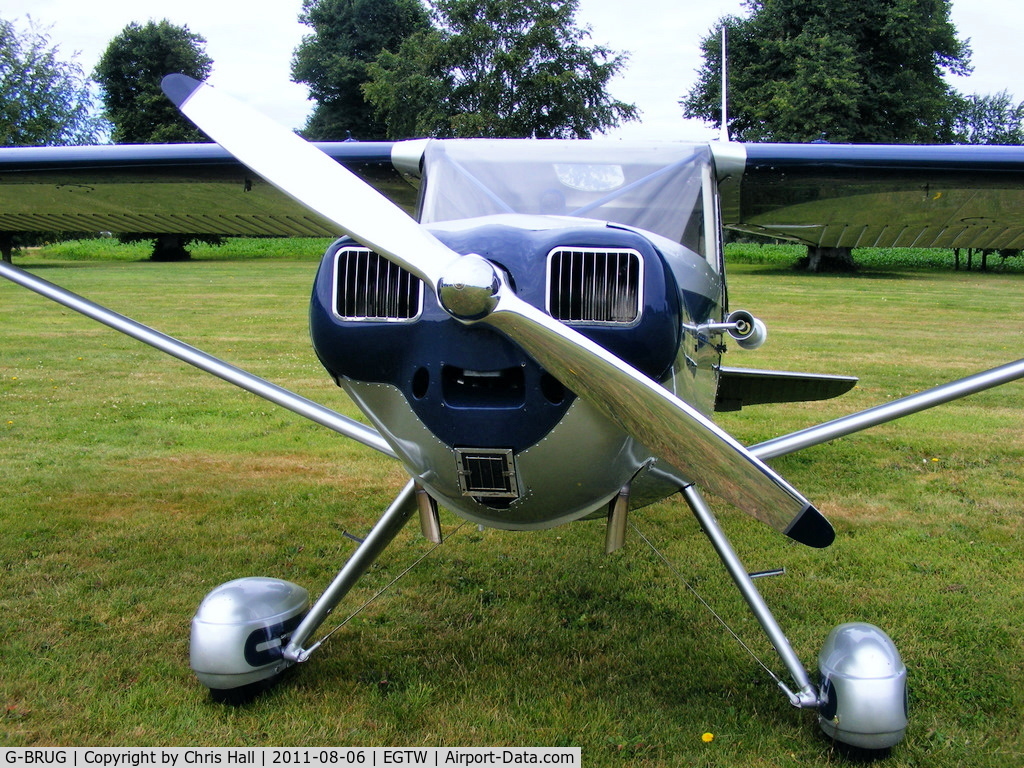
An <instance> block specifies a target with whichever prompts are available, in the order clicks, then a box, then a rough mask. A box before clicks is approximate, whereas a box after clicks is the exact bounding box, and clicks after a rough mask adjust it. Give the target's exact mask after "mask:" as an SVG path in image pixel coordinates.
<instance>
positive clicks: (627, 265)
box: [548, 248, 642, 325]
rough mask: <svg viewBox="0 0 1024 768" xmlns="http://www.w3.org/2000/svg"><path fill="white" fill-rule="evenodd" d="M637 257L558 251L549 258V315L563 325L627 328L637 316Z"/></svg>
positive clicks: (639, 270)
mask: <svg viewBox="0 0 1024 768" xmlns="http://www.w3.org/2000/svg"><path fill="white" fill-rule="evenodd" d="M641 278H642V261H641V258H640V254H639V253H638V252H637V251H632V250H584V249H571V248H559V249H557V250H554V251H552V252H551V255H550V256H549V257H548V312H549V313H550V314H551V316H552V317H553V318H555V319H556V320H561V321H563V322H566V323H607V324H622V325H628V324H629V323H632V322H633V321H635V320H636V319H637V318H638V317H639V316H640V302H641V289H640V286H641V284H642V280H641Z"/></svg>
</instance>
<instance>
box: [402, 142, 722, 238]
mask: <svg viewBox="0 0 1024 768" xmlns="http://www.w3.org/2000/svg"><path fill="white" fill-rule="evenodd" d="M710 169H711V150H710V148H709V147H708V146H707V145H706V144H696V145H694V144H628V143H620V142H611V141H608V142H601V141H557V140H556V141H548V140H509V139H499V140H488V139H469V140H456V141H433V142H431V143H430V145H429V146H428V147H427V151H426V155H425V173H424V176H425V189H424V195H423V200H422V207H421V220H422V221H423V223H425V224H429V223H432V222H440V221H450V220H453V219H463V218H475V217H478V216H489V215H493V214H501V213H525V214H543V215H550V216H578V217H584V218H589V219H599V220H601V221H610V222H614V223H616V224H624V225H626V226H629V227H636V228H638V229H643V230H646V231H648V232H653V233H655V234H658V235H661V236H663V237H667V238H669V239H670V240H674V241H675V242H678V243H682V244H683V245H685V246H686V247H687V248H689V249H690V250H693V251H696V252H697V253H700V254H701V255H702V256H707V238H706V231H705V229H706V225H705V210H704V207H705V206H704V203H705V199H706V197H707V195H706V194H705V190H704V186H705V185H710V183H711V179H712V178H713V174H712V173H711V170H710Z"/></svg>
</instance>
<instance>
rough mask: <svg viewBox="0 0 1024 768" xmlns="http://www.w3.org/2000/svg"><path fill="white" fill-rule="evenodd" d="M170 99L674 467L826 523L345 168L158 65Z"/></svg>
mask: <svg viewBox="0 0 1024 768" xmlns="http://www.w3.org/2000/svg"><path fill="white" fill-rule="evenodd" d="M163 89H164V92H165V93H166V94H167V96H168V97H169V98H170V99H171V100H172V101H173V102H174V103H175V105H176V106H177V107H178V109H180V110H181V112H182V113H183V114H184V115H185V116H186V117H188V118H189V119H190V120H192V122H194V123H195V124H196V125H197V126H198V127H199V128H200V129H201V130H203V131H204V132H205V133H206V134H207V135H208V136H209V137H210V138H211V139H213V140H214V141H216V142H217V143H218V144H220V145H221V146H222V147H224V149H226V150H227V151H228V152H230V153H231V154H232V155H233V156H234V157H236V158H237V159H238V160H239V161H240V162H241V163H243V164H244V165H246V166H248V167H249V168H250V169H252V170H253V171H254V172H255V173H257V174H258V175H259V176H261V177H262V178H264V179H266V180H267V181H268V182H269V183H271V184H273V185H274V186H275V187H277V188H278V189H280V190H281V191H282V192H284V193H285V194H287V195H288V196H290V197H292V198H293V199H295V200H296V201H297V202H299V203H301V204H302V205H304V206H306V207H307V208H308V209H309V210H310V211H311V212H312V213H313V214H315V215H316V216H317V217H319V218H320V219H321V220H322V221H323V222H325V223H328V224H330V225H332V226H333V227H337V228H338V229H340V230H341V231H342V232H344V233H345V234H347V235H349V236H350V237H352V238H353V239H355V240H357V241H359V242H360V243H362V244H363V245H365V246H367V247H368V248H371V249H373V250H374V251H376V252H377V253H379V254H380V255H382V256H384V257H385V258H387V259H388V260H390V261H392V262H393V263H395V264H398V265H400V266H401V267H403V268H405V269H407V270H408V271H409V272H411V273H413V274H414V275H416V276H417V277H419V278H420V279H421V280H423V282H424V283H426V284H427V285H429V286H430V288H431V290H433V291H435V292H436V295H437V297H438V300H439V302H440V303H441V305H442V306H443V307H444V309H445V310H446V311H447V312H448V313H449V314H450V315H452V316H453V317H455V318H456V319H458V320H461V321H463V322H466V323H473V322H484V323H487V324H488V325H490V326H492V327H494V328H497V329H498V330H500V331H502V332H503V333H505V334H506V335H507V336H509V337H510V338H511V339H512V340H513V341H515V342H516V343H517V344H519V345H520V346H521V347H523V349H525V350H526V351H527V352H528V353H529V354H530V355H531V356H533V357H534V359H536V360H537V361H538V362H539V363H540V364H541V365H542V366H543V367H544V368H545V369H546V370H547V371H548V372H549V373H551V374H552V375H553V376H555V377H556V378H557V379H558V380H559V381H561V382H562V383H563V384H564V385H565V386H566V387H568V388H569V389H571V390H572V391H573V392H575V393H576V394H577V395H578V396H579V397H581V398H583V399H585V400H586V401H587V402H589V403H590V404H591V405H592V406H593V407H595V408H597V409H598V410H599V411H600V412H601V413H602V414H603V415H604V416H606V417H607V418H608V419H610V420H611V421H613V422H614V423H616V424H617V425H618V426H619V427H620V428H621V429H622V430H623V431H624V432H626V433H627V434H629V435H630V436H632V437H633V438H635V439H636V440H638V441H639V442H640V443H642V444H643V445H645V446H647V447H648V448H650V449H651V450H652V451H653V452H654V454H655V455H657V456H659V457H661V458H662V459H663V460H664V461H666V462H668V463H669V464H670V465H672V466H673V467H674V468H675V469H676V470H678V471H679V472H680V473H682V475H683V477H685V478H686V479H688V480H689V481H691V482H693V483H695V484H696V485H699V486H701V487H703V488H706V489H708V490H710V491H711V492H713V493H715V494H717V495H719V496H721V497H722V498H724V499H726V500H728V501H730V502H731V503H733V504H735V505H736V506H737V507H739V508H740V509H742V510H744V511H745V512H747V513H749V514H750V515H752V516H753V517H755V518H757V519H758V520H761V521H762V522H764V523H767V524H768V525H770V526H771V527H773V528H775V529H776V530H778V531H781V532H783V533H785V534H786V535H788V536H790V537H791V538H794V539H796V540H797V541H800V542H802V543H804V544H809V545H810V546H815V547H824V546H828V545H829V544H831V543H832V540H833V538H834V536H835V534H834V532H833V530H832V526H831V525H830V524H829V523H828V521H827V520H825V518H824V517H822V515H821V514H820V513H819V512H818V511H817V510H816V509H815V508H814V507H813V506H812V505H811V504H810V502H808V501H807V500H806V499H805V498H804V497H803V496H802V495H800V493H799V492H798V491H796V490H795V489H794V488H793V487H792V486H791V485H789V484H788V483H787V482H786V481H785V480H783V479H782V478H781V477H780V476H779V475H778V474H777V473H776V472H775V471H774V470H772V469H771V468H770V467H768V466H767V465H766V464H764V463H763V462H762V461H761V460H760V459H758V458H756V457H755V456H753V455H752V454H751V453H750V452H749V451H747V450H746V449H745V448H744V447H743V446H742V445H740V444H739V443H738V442H736V440H734V439H733V438H732V437H731V436H730V435H729V434H727V433H726V432H724V431H723V430H722V429H720V428H719V427H718V426H717V425H715V424H714V423H712V422H711V421H710V420H708V419H707V418H706V417H704V415H703V414H701V413H700V412H699V411H697V410H696V409H695V408H693V407H692V406H690V405H689V404H687V403H686V402H684V401H682V400H680V399H679V398H677V397H676V396H674V395H673V394H672V393H670V392H669V391H668V390H666V389H664V388H663V387H661V386H660V385H659V384H657V383H656V382H654V381H652V380H651V379H649V378H648V377H647V376H645V375H643V374H642V373H640V372H639V371H637V370H636V369H635V368H633V367H632V366H630V365H628V364H627V363H625V362H623V361H622V360H621V359H619V358H618V357H616V356H614V355H612V354H611V353H610V352H608V351H607V350H605V349H604V348H603V347H601V346H600V345H598V344H596V343H594V342H593V341H591V340H590V339H588V338H587V337H585V336H583V335H582V334H580V333H578V332H577V331H574V330H573V329H571V328H569V327H568V326H566V325H564V324H562V323H560V322H558V321H557V320H555V319H553V318H552V317H550V316H549V315H547V314H546V313H544V312H542V311H541V310H539V309H538V308H536V307H534V306H533V305H532V304H529V303H527V302H526V301H523V300H522V299H520V298H519V297H518V296H517V295H516V294H515V293H514V291H513V290H512V289H511V287H510V286H509V284H508V282H507V280H506V279H505V275H504V273H503V272H502V270H501V269H500V268H497V267H495V265H493V264H492V263H490V262H489V261H487V260H486V259H483V258H482V257H480V256H477V255H473V254H470V255H462V254H459V253H457V252H455V251H453V250H451V249H449V248H448V247H447V246H446V245H444V244H443V243H442V242H441V241H440V240H438V239H437V238H436V237H434V236H433V235H432V234H431V233H430V232H429V231H428V230H427V229H425V228H424V227H423V226H421V225H420V224H419V223H418V222H416V221H415V220H414V219H412V218H411V217H409V216H408V215H407V214H406V213H405V212H404V211H402V210H401V209H399V208H398V207H397V206H395V205H394V204H393V203H392V202H391V201H390V200H388V199H387V198H386V197H384V196H383V195H382V194H380V193H379V192H378V191H377V190H375V189H373V188H372V187H371V186H369V185H368V184H366V183H365V182H363V181H362V180H361V179H359V178H358V177H357V176H356V175H355V174H353V173H351V172H350V171H349V170H347V169H346V168H344V167H343V166H342V165H340V164H338V163H337V162H336V161H334V160H333V159H331V158H330V157H328V156H327V155H325V154H324V153H323V152H321V151H320V150H318V149H317V148H316V147H314V146H313V145H312V144H309V143H307V142H306V141H304V140H303V139H302V138H300V137H299V136H297V135H295V134H294V133H292V132H291V131H289V130H287V129H285V128H283V127H282V126H280V125H278V124H276V123H275V122H273V121H272V120H270V119H269V118H267V117H265V116H264V115H262V114H260V113H259V112H256V111H255V110H252V109H251V108H249V107H247V106H245V105H243V104H241V103H240V102H238V101H236V100H234V99H232V98H230V97H228V96H225V95H223V94H218V93H217V92H216V91H215V89H213V88H212V87H211V86H209V85H207V84H205V83H201V82H199V81H197V80H194V79H192V78H190V77H187V76H185V75H168V76H167V77H166V78H164V81H163Z"/></svg>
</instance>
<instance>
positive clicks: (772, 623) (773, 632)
mask: <svg viewBox="0 0 1024 768" xmlns="http://www.w3.org/2000/svg"><path fill="white" fill-rule="evenodd" d="M682 494H683V498H685V499H686V503H687V504H688V505H689V506H690V509H691V510H693V514H694V515H695V516H696V517H697V521H698V522H699V523H700V526H701V528H703V529H704V533H705V535H706V536H707V537H708V538H709V539H710V540H711V544H712V546H713V547H714V548H715V551H716V552H717V553H718V556H719V557H720V558H721V560H722V563H723V564H724V565H725V568H726V570H727V571H728V572H729V575H730V576H731V577H732V580H733V582H735V584H736V586H737V588H739V590H740V594H741V595H743V599H744V600H745V601H746V603H747V605H748V606H750V610H751V611H753V613H754V618H756V619H757V621H758V623H759V624H760V625H761V628H762V629H763V630H764V631H765V634H767V635H768V639H769V640H771V642H772V645H774V646H775V650H776V651H778V654H779V656H780V657H782V663H783V664H784V665H785V667H786V670H787V671H788V672H789V674H790V676H791V677H792V678H793V681H794V682H795V683H796V685H797V691H796V692H795V693H794V692H793V691H791V690H790V689H789V688H787V687H786V685H785V684H784V683H783V682H782V681H781V680H780V681H778V684H779V687H780V688H781V689H782V690H783V691H784V692H785V693H786V696H788V697H789V701H790V703H791V704H792V705H793V706H794V707H800V708H804V709H807V708H810V709H814V708H816V707H817V706H818V691H817V689H816V688H815V687H814V684H813V683H812V682H811V678H810V676H809V675H808V674H807V670H806V669H804V666H803V664H801V663H800V659H799V658H798V657H797V655H796V652H795V651H794V650H793V646H791V645H790V644H789V640H788V639H787V638H786V635H785V634H783V632H782V627H780V626H779V623H778V622H777V621H776V620H775V617H774V616H773V615H772V612H771V610H770V609H769V608H768V604H767V603H765V601H764V598H763V597H761V593H760V592H758V591H757V587H756V586H754V580H753V579H752V578H750V574H748V573H747V569H746V568H744V567H743V563H742V562H740V559H739V557H738V556H737V554H736V551H735V550H734V549H733V548H732V545H731V544H730V543H729V539H727V538H726V536H725V532H724V531H723V530H722V528H721V526H719V525H718V521H717V520H716V519H715V516H714V514H713V513H712V511H711V508H710V507H708V505H707V502H705V501H704V497H703V496H701V495H700V491H698V490H697V488H696V487H695V486H692V485H688V486H686V487H685V488H683V490H682Z"/></svg>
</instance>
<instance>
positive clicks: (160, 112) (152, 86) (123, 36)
mask: <svg viewBox="0 0 1024 768" xmlns="http://www.w3.org/2000/svg"><path fill="white" fill-rule="evenodd" d="M205 45H206V40H205V39H204V38H203V37H201V36H200V35H197V34H195V33H194V32H190V31H189V29H188V27H187V26H183V27H179V26H177V25H175V24H171V22H169V21H167V20H166V19H164V20H163V21H159V22H155V21H150V22H147V23H146V24H145V25H142V24H139V23H137V22H132V23H131V24H129V25H128V26H126V27H125V28H124V29H123V30H121V32H120V34H118V35H117V37H115V38H114V39H113V40H111V41H110V43H109V44H108V45H107V48H106V50H105V51H104V52H103V55H102V56H101V57H100V61H99V64H97V65H96V71H95V73H94V75H93V77H95V78H96V81H97V82H98V83H99V85H100V90H101V94H102V98H103V106H104V109H105V111H106V116H107V119H109V120H110V122H111V123H112V124H113V126H114V129H113V131H112V133H111V138H112V139H113V141H114V143H115V144H162V143H174V142H199V141H205V140H206V139H205V137H204V136H203V134H202V133H200V131H199V130H198V129H197V128H196V127H195V126H193V125H192V123H190V122H189V121H188V119H187V118H185V117H184V116H183V115H182V114H181V113H180V112H179V111H178V110H177V108H176V107H175V106H174V105H173V104H172V103H171V102H170V100H168V99H167V97H166V96H164V94H163V91H161V90H160V81H161V80H163V78H164V75H168V74H171V73H174V72H179V73H181V74H185V75H189V76H190V77H194V78H196V79H197V80H205V79H206V78H207V77H209V75H210V69H211V67H212V66H213V61H212V60H211V59H210V57H209V56H207V55H206V52H205V50H204V46H205Z"/></svg>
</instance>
